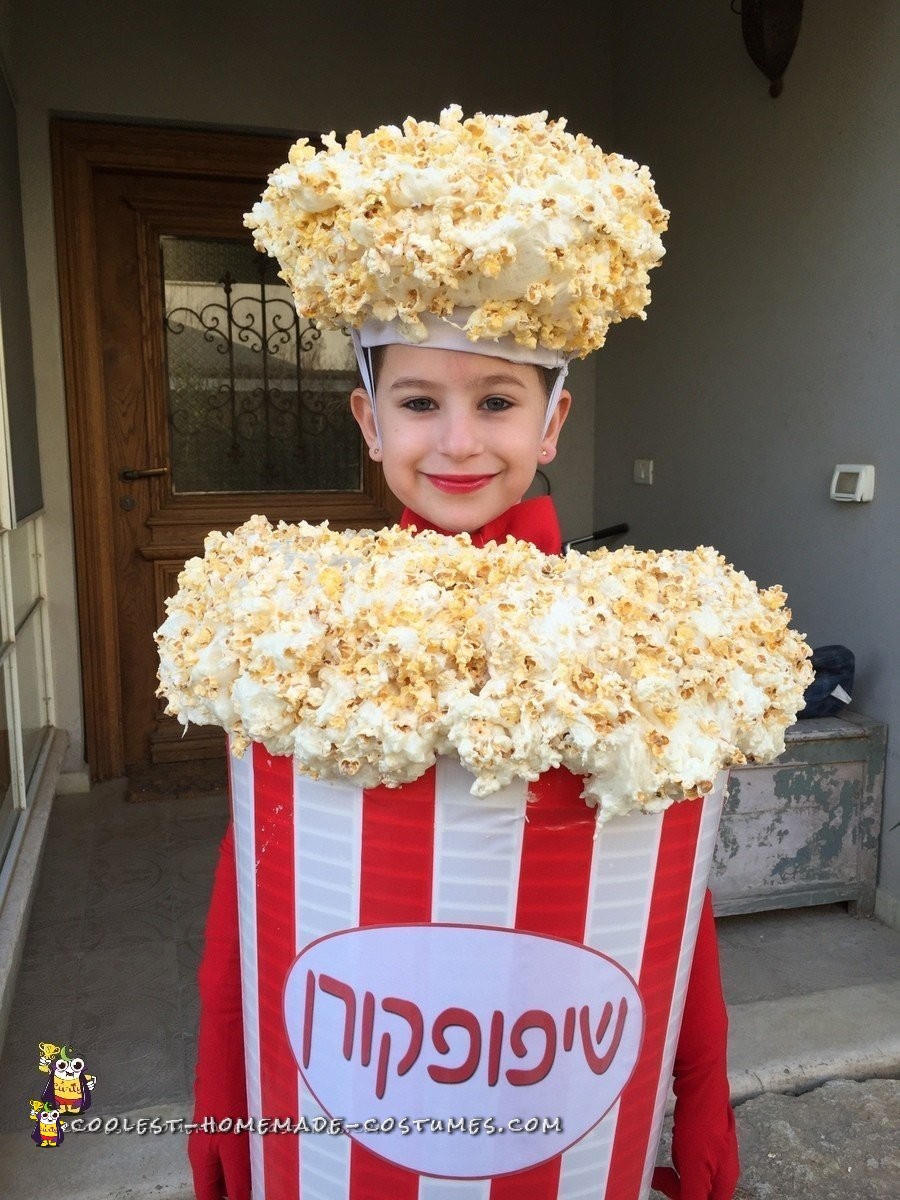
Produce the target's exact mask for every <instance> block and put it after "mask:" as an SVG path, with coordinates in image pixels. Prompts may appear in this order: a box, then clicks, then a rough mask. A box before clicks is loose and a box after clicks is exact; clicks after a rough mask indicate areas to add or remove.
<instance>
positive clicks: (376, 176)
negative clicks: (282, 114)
mask: <svg viewBox="0 0 900 1200" xmlns="http://www.w3.org/2000/svg"><path fill="white" fill-rule="evenodd" d="M667 216H668V214H667V213H666V212H665V210H664V209H663V208H662V207H661V206H660V203H659V201H658V199H657V197H656V194H655V191H654V187H653V181H652V179H651V178H650V175H649V173H648V171H647V169H646V168H645V167H638V166H637V165H636V164H635V163H632V162H629V161H628V160H626V159H623V158H621V157H619V156H618V155H605V154H603V152H602V151H601V150H600V149H599V148H597V147H595V146H594V145H593V144H592V143H591V142H590V141H589V140H588V139H587V138H585V137H583V136H577V137H575V136H572V135H571V134H569V133H567V132H566V130H565V122H564V121H557V122H552V121H551V122H548V121H547V120H546V114H534V115H532V116H526V117H520V118H516V117H506V116H490V117H488V116H484V115H482V114H478V115H476V116H475V117H473V118H471V119H469V120H463V119H462V113H461V111H460V110H459V109H458V108H456V107H453V108H450V109H447V110H446V111H445V112H443V113H442V114H441V118H440V122H439V124H437V125H435V124H431V123H426V122H417V121H414V120H412V119H411V118H410V119H408V120H407V121H406V122H405V123H404V125H403V127H402V129H398V128H395V127H383V128H380V129H378V130H376V131H375V132H374V133H372V134H370V135H368V136H367V137H363V136H361V135H360V134H359V133H354V134H351V135H350V136H349V137H348V138H347V140H346V143H345V144H344V145H343V146H342V145H340V144H339V143H338V142H337V141H336V140H335V139H334V137H333V136H331V137H329V138H326V139H325V149H324V150H323V151H320V152H318V153H316V152H315V150H314V149H313V147H311V146H310V145H308V144H307V142H306V140H305V139H304V140H301V141H300V142H298V143H297V145H296V146H294V147H293V149H292V151H291V155H290V161H289V162H288V163H286V164H285V165H284V166H282V167H281V168H279V169H278V170H277V171H275V172H274V174H273V175H272V176H271V177H270V180H269V187H268V189H267V191H266V192H265V193H264V195H263V197H262V200H261V201H260V202H259V203H258V204H257V205H256V206H255V208H254V209H253V211H252V213H250V214H248V217H247V224H248V226H249V227H250V228H251V229H253V230H254V231H255V239H256V245H257V248H259V249H261V250H265V251H267V252H268V253H269V254H271V255H273V256H275V257H277V258H278V259H279V261H280V264H281V269H282V270H281V273H282V276H283V277H284V279H285V280H286V281H287V283H288V284H289V285H290V287H291V288H292V290H293V293H294V297H295V301H296V304H297V308H298V311H299V312H300V313H301V315H303V316H311V317H314V318H315V319H316V320H317V321H318V322H319V323H320V324H321V325H322V326H324V327H330V328H335V327H338V328H339V327H343V328H347V329H349V330H350V332H351V335H352V337H353V340H354V345H355V347H356V351H357V358H358V361H359V365H360V370H361V373H362V378H363V383H364V387H362V388H357V389H356V390H355V391H354V392H353V395H352V397H351V406H352V409H353V413H354V416H355V417H356V420H357V422H358V423H359V425H360V428H361V430H362V433H363V436H364V438H365V441H366V444H367V446H368V450H369V454H370V455H371V457H372V458H373V459H376V460H378V461H380V462H381V463H382V465H383V469H384V472H385V477H386V480H387V482H388V484H389V486H390V488H391V490H392V491H393V492H394V494H395V495H396V496H397V497H398V498H399V499H400V500H401V501H402V502H403V503H404V504H405V506H406V509H405V511H404V513H403V518H402V524H403V525H404V526H406V527H414V528H415V529H417V530H419V531H421V530H424V529H435V530H438V531H439V532H443V533H460V532H463V531H466V532H468V533H470V534H471V537H472V541H473V543H474V544H475V545H476V546H483V545H485V544H487V543H488V542H492V541H493V542H502V541H503V540H504V539H505V538H506V537H507V536H509V535H512V536H513V537H515V538H518V539H521V540H523V541H528V542H532V543H533V544H534V545H536V546H537V547H538V548H539V549H540V550H541V551H543V552H544V553H548V554H554V553H559V551H560V531H559V526H558V523H557V520H556V516H555V513H554V511H553V507H552V503H551V501H550V500H549V498H546V497H543V498H540V499H536V500H522V497H523V496H524V494H525V492H526V491H527V489H528V487H529V486H530V484H531V482H532V480H533V478H534V475H535V473H536V471H537V469H538V467H539V466H541V465H543V464H546V463H549V462H550V461H551V460H552V459H553V458H554V457H555V456H556V452H557V439H558V437H559V433H560V430H561V428H562V426H563V423H564V421H565V419H566V416H567V413H568V411H569V406H570V404H571V396H570V395H569V393H568V392H567V391H566V390H565V386H564V385H565V378H566V370H567V364H568V362H569V361H570V360H571V359H572V358H574V357H583V356H584V355H586V354H587V353H589V352H590V351H591V350H595V349H597V348H599V347H600V346H602V345H603V343H604V340H605V337H606V332H607V329H608V327H609V326H610V324H613V323H615V322H618V321H621V320H623V319H624V318H626V317H629V316H639V317H643V315H644V307H645V305H646V304H647V303H648V302H649V298H650V295H649V290H648V287H647V277H648V271H649V270H650V269H651V268H652V267H653V266H655V265H656V264H657V263H658V262H659V260H660V259H661V257H662V255H663V248H662V244H661V241H660V234H661V233H662V232H663V231H664V230H665V228H666V223H667ZM199 987H200V999H201V1018H200V1036H199V1049H198V1061H197V1076H196V1089H195V1100H196V1103H195V1113H194V1120H195V1121H196V1122H198V1123H199V1122H202V1121H203V1119H204V1118H205V1117H221V1118H224V1117H230V1118H232V1119H235V1118H237V1117H239V1116H242V1115H246V1112H247V1096H246V1085H245V1074H244V1053H243V1033H242V1014H241V985H240V964H239V947H238V922H237V889H236V878H235V861H234V848H233V841H232V832H231V830H230V829H229V831H228V833H227V834H226V837H225V839H224V841H223V844H222V849H221V854H220V858H219V863H218V867H217V870H216V876H215V882H214V887H213V895H212V902H211V906H210V912H209V917H208V921H207V927H206V943H205V950H204V956H203V961H202V964H201V967H200V974H199ZM726 1033H727V1018H726V1010H725V1004H724V1001H723V997H722V989H721V983H720V977H719V963H718V950H717V945H716V935H715V928H714V924H713V916H712V909H711V905H710V901H709V896H708V894H707V898H706V903H705V906H704V911H703V915H702V918H701V923H700V929H699V935H698V940H697V947H696V951H695V956H694V962H693V968H692V972H691V977H690V983H689V986H688V992H687V998H686V1003H685V1010H684V1019H683V1024H682V1028H681V1033H680V1037H679V1041H678V1047H677V1053H676V1058H675V1068H674V1088H675V1095H676V1108H675V1127H674V1139H673V1150H672V1157H673V1162H674V1169H673V1168H660V1169H657V1171H656V1172H655V1173H654V1177H653V1186H654V1187H655V1188H657V1189H658V1190H660V1191H662V1192H663V1193H664V1194H665V1195H666V1196H668V1197H672V1198H678V1197H680V1200H729V1197H731V1196H732V1195H733V1192H734V1188H735V1185H736V1182H737V1178H738V1155H737V1143H736V1139H735V1129H734V1118H733V1114H732V1111H731V1107H730V1104H729V1092H728V1079H727V1074H726V1060H725V1053H726ZM189 1154H190V1160H191V1165H192V1169H193V1175H194V1186H195V1189H196V1195H197V1197H198V1200H222V1198H223V1197H225V1196H227V1197H228V1198H229V1200H248V1198H249V1196H250V1164H249V1148H248V1137H247V1135H246V1134H232V1133H228V1134H208V1133H203V1132H195V1133H193V1134H192V1135H191V1137H190V1140H189ZM268 1200H278V1197H269V1198H268ZM522 1200H528V1198H527V1197H523V1198H522Z"/></svg>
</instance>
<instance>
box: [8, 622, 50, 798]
mask: <svg viewBox="0 0 900 1200" xmlns="http://www.w3.org/2000/svg"><path fill="white" fill-rule="evenodd" d="M42 642H43V637H42V628H41V620H40V613H38V612H35V613H34V614H33V615H32V616H31V617H30V618H29V619H28V620H27V621H26V622H25V624H24V625H23V626H22V628H21V630H20V631H19V632H18V634H17V635H16V676H17V678H18V681H19V713H20V715H21V718H22V760H23V762H22V765H23V767H24V771H25V786H26V788H27V787H28V786H29V784H30V783H31V779H32V776H33V775H34V768H35V767H36V766H37V761H38V757H39V755H40V752H41V746H42V745H43V744H44V738H45V737H46V735H47V728H48V725H49V723H50V722H49V720H48V715H47V683H46V677H45V675H44V654H43V648H42Z"/></svg>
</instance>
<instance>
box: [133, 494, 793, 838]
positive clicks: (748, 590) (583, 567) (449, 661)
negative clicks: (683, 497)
mask: <svg viewBox="0 0 900 1200" xmlns="http://www.w3.org/2000/svg"><path fill="white" fill-rule="evenodd" d="M166 607H167V612H168V616H167V618H166V620H165V622H164V623H163V625H162V626H161V627H160V629H159V630H158V631H157V633H156V641H157V643H158V646H159V653H160V669H159V680H160V685H159V689H158V694H159V695H162V696H165V697H166V698H167V700H168V708H167V712H169V713H170V714H173V715H175V716H176V717H177V718H178V720H179V721H181V722H182V723H183V724H185V725H186V724H188V723H190V722H193V723H194V724H197V725H220V726H221V727H222V728H223V729H225V730H226V731H227V732H228V734H229V735H230V737H231V739H232V746H233V748H234V750H235V752H236V753H238V754H240V753H243V751H244V750H245V749H246V747H247V746H248V745H249V743H250V742H251V741H259V742H262V743H264V744H265V746H266V747H267V748H268V750H269V751H270V752H271V753H273V754H290V755H293V756H294V758H295V760H296V763H297V767H298V769H299V770H301V771H302V772H304V773H305V774H307V775H310V776H311V777H313V778H317V779H318V778H320V779H325V780H345V779H347V780H352V781H353V782H354V783H355V784H356V785H358V786H361V787H372V786H375V785H376V784H385V785H387V786H389V787H396V786H399V785H400V784H403V783H407V782H410V781H412V780H414V779H417V778H418V777H419V776H421V775H422V774H423V773H424V772H425V771H426V770H427V769H428V768H429V767H430V766H431V765H432V763H434V761H435V759H436V758H437V756H438V755H448V754H449V755H455V756H457V757H458V758H459V760H460V762H461V763H462V764H463V766H465V767H466V768H467V769H468V770H469V771H470V772H471V773H472V774H473V775H474V777H475V782H474V785H473V789H472V791H473V794H474V795H479V796H486V795H489V794H490V793H492V792H494V791H496V790H497V789H499V788H501V787H504V786H505V785H507V784H508V783H510V782H511V781H512V780H513V779H515V778H520V779H527V780H535V779H537V778H538V777H539V776H540V775H542V774H543V773H544V772H545V771H548V770H550V769H552V768H553V767H556V766H560V765H563V766H566V767H568V768H569V770H571V771H573V772H574V773H576V774H579V775H582V776H584V777H585V786H584V792H583V795H584V797H585V799H586V800H587V801H588V802H589V803H591V804H594V805H597V807H598V819H599V820H606V819H608V818H609V817H610V816H612V815H614V814H615V813H621V812H627V811H629V810H630V809H632V808H644V809H647V810H648V811H659V810H660V809H661V808H665V807H667V806H668V805H669V804H671V803H673V801H674V800H677V799H680V798H683V797H691V796H698V795H702V794H704V793H705V792H706V791H708V790H709V787H710V781H711V780H712V779H713V778H714V777H715V775H716V772H717V771H718V770H719V769H721V768H722V767H726V766H729V765H732V764H735V765H737V764H743V763H745V762H767V761H770V760H771V759H773V758H775V757H776V756H777V755H778V754H780V753H781V751H782V750H783V749H784V731H785V729H786V728H787V726H788V725H789V724H790V723H791V721H792V720H793V719H794V715H795V714H796V712H797V711H798V710H799V709H800V708H801V707H802V705H803V692H804V689H805V688H806V686H807V684H808V683H809V682H810V681H811V679H812V668H811V666H810V664H809V661H808V659H809V656H810V651H809V648H808V646H807V645H806V643H805V641H804V640H803V637H802V636H801V635H800V634H799V633H797V632H796V631H794V630H793V629H791V628H790V626H789V621H790V611H789V610H788V609H787V608H786V607H785V596H784V593H783V591H782V590H781V589H780V588H778V587H775V588H769V589H766V590H764V591H759V590H758V589H757V587H756V586H755V584H753V583H751V581H750V580H749V579H748V578H747V577H746V575H744V574H743V573H741V572H739V571H736V570H735V569H734V568H733V567H731V566H730V565H728V564H727V563H726V562H725V560H724V559H723V558H722V557H721V556H720V555H718V554H716V552H715V551H714V550H711V549H710V548H709V547H699V548H698V549H697V550H694V551H690V552H689V551H660V552H656V551H645V552H639V551H637V550H634V549H633V548H631V547H625V548H623V549H621V550H616V551H614V552H610V551H609V550H606V549H601V550H597V551H594V552H593V553H591V554H586V555H581V554H576V553H574V552H570V553H569V554H567V555H566V556H565V557H556V556H548V555H544V554H542V553H541V552H540V551H539V550H537V549H536V548H535V547H534V546H531V545H530V544H529V543H526V542H518V541H515V540H514V539H513V538H507V539H506V541H505V542H504V543H503V544H502V545H496V544H494V543H490V544H489V545H488V546H486V547H485V548H484V549H479V548H476V547H474V546H473V545H472V543H471V539H470V537H469V535H468V534H459V535H457V536H455V537H449V536H445V535H442V534H438V533H435V532H431V531H426V532H423V533H421V534H418V535H414V534H413V533H412V532H411V531H409V530H402V529H400V528H398V527H393V528H390V529H382V530H379V531H378V532H373V531H371V530H362V531H354V530H348V531H346V532H337V531H334V530H331V529H330V528H329V527H328V525H327V523H325V524H323V525H309V524H307V523H306V522H301V523H300V524H299V525H286V524H284V523H283V522H282V523H280V524H278V525H277V526H274V527H273V526H272V525H270V524H269V522H268V521H266V520H265V518H264V517H259V516H256V517H252V518H251V519H250V520H249V521H248V522H247V523H246V524H245V525H242V526H241V527H240V528H238V529H237V530H235V531H234V533H230V534H225V535H223V534H221V533H211V534H210V535H209V536H208V537H207V539H206V544H205V554H204V557H203V558H193V559H191V560H190V561H189V562H187V563H186V564H185V567H184V570H183V571H182V573H181V575H180V577H179V590H178V593H177V594H176V595H175V596H173V597H172V598H171V599H169V600H168V601H167V604H166Z"/></svg>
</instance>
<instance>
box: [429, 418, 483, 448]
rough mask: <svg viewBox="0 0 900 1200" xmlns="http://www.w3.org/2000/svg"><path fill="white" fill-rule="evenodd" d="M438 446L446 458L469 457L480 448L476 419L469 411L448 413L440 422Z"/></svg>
mask: <svg viewBox="0 0 900 1200" xmlns="http://www.w3.org/2000/svg"><path fill="white" fill-rule="evenodd" d="M438 448H439V450H440V451H441V453H443V454H446V455H447V456H448V458H455V459H463V458H471V457H472V456H473V455H475V454H479V453H480V452H481V449H482V445H481V435H480V433H479V432H478V428H477V421H476V419H475V418H474V416H472V415H471V414H469V413H452V414H451V413H448V414H446V416H445V419H444V420H443V422H442V423H441V431H440V435H439V439H438Z"/></svg>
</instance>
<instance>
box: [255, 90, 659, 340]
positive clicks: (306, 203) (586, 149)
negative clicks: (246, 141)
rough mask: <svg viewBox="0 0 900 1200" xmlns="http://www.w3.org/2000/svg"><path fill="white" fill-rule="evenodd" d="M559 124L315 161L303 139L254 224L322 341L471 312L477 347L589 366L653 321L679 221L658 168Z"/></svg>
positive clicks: (519, 125) (409, 134)
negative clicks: (623, 324) (610, 333)
mask: <svg viewBox="0 0 900 1200" xmlns="http://www.w3.org/2000/svg"><path fill="white" fill-rule="evenodd" d="M565 124H566V123H565V120H558V121H548V120H547V113H546V112H540V113H533V114H531V115H530V116H522V117H512V116H486V115H485V114H484V113H478V114H476V115H475V116H474V117H470V118H469V119H468V120H463V119H462V110H461V109H460V108H459V107H458V106H457V105H453V106H451V107H450V108H447V109H445V110H444V111H443V112H442V113H441V116H440V122H439V123H438V124H433V123H431V122H428V121H416V120H414V119H413V118H412V117H408V118H407V119H406V121H405V122H404V123H403V127H402V129H400V128H398V127H397V126H393V125H385V126H381V127H379V128H378V129H376V130H375V131H374V132H373V133H370V134H368V135H366V136H362V135H361V134H360V133H359V132H355V133H351V134H350V135H349V136H348V137H347V138H346V141H345V143H344V144H343V145H341V144H340V142H338V141H337V140H336V138H335V136H334V134H333V133H332V134H329V135H327V136H326V137H325V138H324V139H323V141H324V145H325V149H324V150H322V151H319V152H318V153H317V152H316V151H315V150H314V148H313V147H312V146H310V145H309V142H308V140H307V139H306V138H301V139H300V141H298V142H297V143H296V144H295V145H294V146H293V147H292V149H291V151H290V157H289V161H288V162H286V163H285V164H284V165H283V166H282V167H279V168H278V169H277V170H276V171H274V172H273V173H272V175H271V176H270V177H269V186H268V188H267V189H266V191H265V192H264V193H263V196H262V199H261V200H260V201H259V202H258V203H257V204H256V205H255V206H254V207H253V209H252V211H251V212H249V213H248V214H247V215H246V216H245V224H246V225H247V226H248V227H249V228H250V229H252V230H253V231H254V240H255V245H256V248H257V249H258V250H264V251H266V252H268V253H269V254H270V255H271V256H272V257H273V258H277V259H278V260H279V262H280V264H281V272H280V273H281V276H282V278H284V280H285V281H286V282H287V283H288V285H289V286H290V287H291V289H292V291H293V294H294V300H295V303H296V306H297V310H298V312H299V313H300V315H301V316H304V317H313V318H315V320H316V321H317V323H318V324H319V325H320V326H321V327H323V328H335V327H338V326H346V325H350V326H354V327H359V326H360V325H362V324H363V322H364V321H366V320H368V319H373V318H374V319H377V320H381V321H390V320H393V319H395V318H398V319H399V321H400V323H401V325H402V327H403V331H404V336H406V337H407V338H408V340H409V341H410V342H413V343H416V342H421V341H422V340H423V339H424V337H425V334H426V329H425V325H424V324H423V322H422V321H421V319H420V314H421V313H426V312H427V313H433V314H435V315H436V316H438V317H450V316H451V314H453V312H454V310H458V309H463V310H468V309H472V310H473V311H472V312H471V314H470V315H469V316H468V319H467V321H466V326H465V329H466V333H467V335H468V336H469V337H470V338H471V339H472V340H473V341H482V340H496V339H498V338H500V337H504V336H507V335H508V336H512V337H513V338H514V339H515V341H516V342H518V343H519V344H520V345H523V346H529V347H534V346H535V345H538V344H540V345H541V346H544V347H546V348H548V349H551V350H562V351H565V352H566V353H567V354H570V355H575V356H578V357H583V356H584V355H585V354H587V353H589V352H590V351H591V350H596V349H597V348H598V347H600V346H602V345H603V343H604V341H605V339H606V332H607V329H608V328H609V326H610V325H611V324H613V323H615V322H618V321H621V320H624V319H625V318H626V317H631V316H638V317H641V318H643V316H644V308H645V307H646V305H647V304H648V303H649V301H650V291H649V288H648V285H647V278H648V271H649V270H650V269H651V268H652V267H654V266H656V265H657V264H658V263H659V261H660V259H661V258H662V256H663V254H664V250H663V246H662V242H661V240H660V235H661V233H663V232H664V231H665V229H666V227H667V222H668V215H669V214H668V213H667V212H666V210H665V209H664V208H662V206H661V205H660V202H659V199H658V198H657V195H656V192H655V190H654V185H653V180H652V178H651V177H650V172H649V171H648V170H647V168H646V167H641V166H638V165H637V164H636V163H634V162H631V161H630V160H629V159H626V158H623V157H622V156H621V155H618V154H604V153H603V151H602V150H601V149H600V148H599V147H598V146H595V145H594V144H593V143H592V142H591V141H590V139H589V138H586V137H584V136H583V135H581V134H579V135H577V136H574V135H572V134H570V133H567V132H566V130H565Z"/></svg>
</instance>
